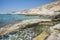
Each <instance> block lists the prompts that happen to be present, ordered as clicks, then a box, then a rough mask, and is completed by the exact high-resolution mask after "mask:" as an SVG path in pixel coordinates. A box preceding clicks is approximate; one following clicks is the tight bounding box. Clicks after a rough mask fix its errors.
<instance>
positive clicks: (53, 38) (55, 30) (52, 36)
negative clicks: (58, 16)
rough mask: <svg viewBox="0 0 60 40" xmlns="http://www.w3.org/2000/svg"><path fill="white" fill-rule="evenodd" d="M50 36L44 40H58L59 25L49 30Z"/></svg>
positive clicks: (59, 38)
mask: <svg viewBox="0 0 60 40" xmlns="http://www.w3.org/2000/svg"><path fill="white" fill-rule="evenodd" d="M50 31H51V34H50V36H49V37H48V38H47V39H46V40H60V24H57V25H55V26H53V27H51V28H50Z"/></svg>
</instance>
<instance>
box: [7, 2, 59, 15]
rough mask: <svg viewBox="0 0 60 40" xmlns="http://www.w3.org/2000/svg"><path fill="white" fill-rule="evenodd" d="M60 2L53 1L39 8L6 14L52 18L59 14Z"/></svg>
mask: <svg viewBox="0 0 60 40" xmlns="http://www.w3.org/2000/svg"><path fill="white" fill-rule="evenodd" d="M59 10H60V1H55V2H52V3H48V4H45V5H43V6H41V7H36V8H32V9H27V10H23V11H18V12H17V11H16V12H8V13H7V14H24V15H39V16H53V15H57V14H60V13H59V12H56V11H59Z"/></svg>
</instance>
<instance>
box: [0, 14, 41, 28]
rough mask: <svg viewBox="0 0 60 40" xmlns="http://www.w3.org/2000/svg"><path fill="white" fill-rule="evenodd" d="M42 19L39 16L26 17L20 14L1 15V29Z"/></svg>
mask: <svg viewBox="0 0 60 40" xmlns="http://www.w3.org/2000/svg"><path fill="white" fill-rule="evenodd" d="M31 19H40V17H38V16H25V15H18V14H0V27H3V26H5V25H9V24H14V23H17V22H19V21H22V20H31Z"/></svg>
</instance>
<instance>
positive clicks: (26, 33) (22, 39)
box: [0, 14, 41, 40]
mask: <svg viewBox="0 0 60 40" xmlns="http://www.w3.org/2000/svg"><path fill="white" fill-rule="evenodd" d="M32 19H41V18H40V17H38V16H25V15H18V14H0V28H3V27H5V26H7V27H8V25H13V24H15V23H18V22H20V21H24V20H32ZM35 35H36V34H35V32H33V31H31V30H30V29H28V28H26V29H19V30H15V31H14V32H11V33H8V34H5V35H0V40H32V39H33V37H34V36H35Z"/></svg>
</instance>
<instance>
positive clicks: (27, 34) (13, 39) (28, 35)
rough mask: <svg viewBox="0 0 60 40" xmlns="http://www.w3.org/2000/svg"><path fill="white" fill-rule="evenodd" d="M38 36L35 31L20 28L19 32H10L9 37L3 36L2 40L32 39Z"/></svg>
mask: <svg viewBox="0 0 60 40" xmlns="http://www.w3.org/2000/svg"><path fill="white" fill-rule="evenodd" d="M34 36H36V34H35V33H34V32H32V31H31V30H29V29H20V30H18V31H17V33H15V34H14V33H12V34H8V37H6V36H3V37H2V36H1V38H0V40H32V38H33V37H34Z"/></svg>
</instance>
